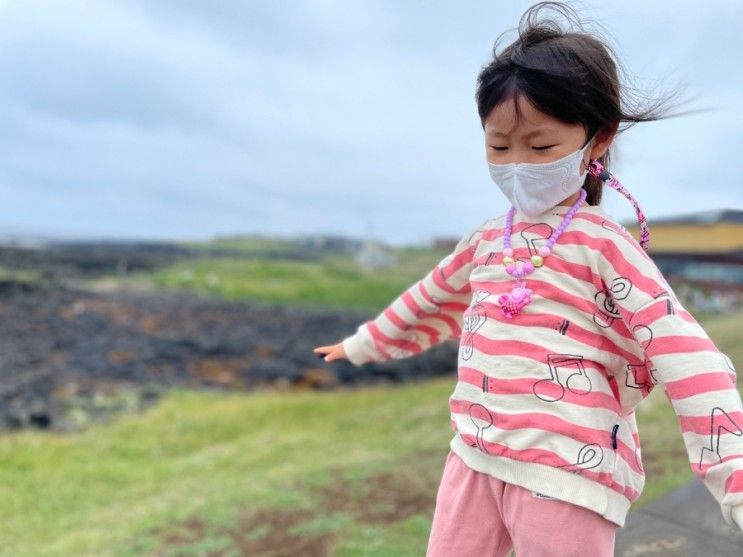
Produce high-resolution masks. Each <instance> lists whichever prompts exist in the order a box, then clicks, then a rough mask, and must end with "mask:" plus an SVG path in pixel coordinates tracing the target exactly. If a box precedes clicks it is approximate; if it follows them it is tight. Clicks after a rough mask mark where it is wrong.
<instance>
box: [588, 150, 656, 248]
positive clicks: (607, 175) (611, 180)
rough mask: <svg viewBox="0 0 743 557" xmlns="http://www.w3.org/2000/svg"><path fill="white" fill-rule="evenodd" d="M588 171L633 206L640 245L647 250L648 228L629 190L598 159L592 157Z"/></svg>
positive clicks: (648, 240) (648, 242) (648, 241)
mask: <svg viewBox="0 0 743 557" xmlns="http://www.w3.org/2000/svg"><path fill="white" fill-rule="evenodd" d="M588 172H590V173H591V175H593V176H596V177H597V178H598V179H599V180H601V181H602V182H604V183H605V184H607V185H609V186H610V187H612V188H614V189H615V190H617V191H618V192H619V193H621V194H622V195H624V196H625V197H626V198H627V199H629V201H630V203H632V205H633V206H634V207H635V212H636V213H637V224H638V225H639V226H640V246H641V247H642V249H643V250H645V252H647V251H648V245H649V244H650V229H649V228H648V224H647V221H646V220H645V215H644V214H643V212H642V209H640V205H639V204H638V203H637V200H635V198H634V197H632V194H630V192H628V191H627V190H626V189H625V188H624V186H623V185H622V184H620V183H619V180H617V179H616V178H615V177H614V175H613V174H612V173H611V172H609V171H608V170H606V168H604V165H603V164H601V163H600V162H599V161H598V159H593V160H592V161H591V162H590V163H588Z"/></svg>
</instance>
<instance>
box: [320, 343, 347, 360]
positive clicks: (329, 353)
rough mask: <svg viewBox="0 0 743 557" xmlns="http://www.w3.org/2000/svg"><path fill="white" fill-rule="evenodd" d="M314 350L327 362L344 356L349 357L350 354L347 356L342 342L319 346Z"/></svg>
mask: <svg viewBox="0 0 743 557" xmlns="http://www.w3.org/2000/svg"><path fill="white" fill-rule="evenodd" d="M312 351H313V352H314V353H315V355H316V356H317V357H318V358H323V359H324V360H325V361H326V362H332V361H333V360H340V359H344V358H345V359H348V356H346V351H345V350H344V349H343V343H342V342H339V343H338V344H333V345H329V346H318V347H317V348H314V349H313V350H312ZM323 355H324V357H323Z"/></svg>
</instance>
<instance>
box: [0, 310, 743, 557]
mask: <svg viewBox="0 0 743 557" xmlns="http://www.w3.org/2000/svg"><path fill="white" fill-rule="evenodd" d="M741 320H743V315H741V314H737V315H730V316H727V317H725V318H718V319H716V320H715V321H713V322H709V323H707V324H706V328H707V330H708V331H709V333H710V335H711V336H712V338H713V339H714V340H715V342H716V343H717V344H718V346H719V347H720V349H721V350H724V351H726V352H727V353H728V354H729V355H730V356H731V357H732V358H733V360H734V362H741V361H743V348H742V347H741V346H740V343H739V342H737V339H736V338H735V333H734V331H738V330H740V323H741ZM453 383H454V378H453V377H451V378H445V379H438V380H434V381H429V382H425V383H420V384H408V385H404V386H399V387H386V386H378V387H373V388H365V389H360V390H354V391H347V392H341V391H334V392H285V393H281V392H268V391H266V392H261V391H256V392H251V393H232V394H213V393H203V392H202V393H196V392H188V391H182V390H175V391H173V392H172V393H171V394H170V395H169V396H167V397H166V398H165V399H164V400H163V401H162V402H161V403H160V404H159V405H157V406H156V407H153V408H150V409H149V410H147V411H146V412H145V413H143V414H140V415H122V416H120V417H119V418H118V419H117V420H115V421H113V422H112V423H108V424H96V425H93V426H91V427H90V428H89V429H87V430H86V431H84V432H81V433H76V434H69V435H53V434H48V433H40V432H22V433H15V434H10V435H4V436H3V437H2V438H0V466H1V467H2V471H3V474H2V480H0V495H1V497H0V517H2V520H1V521H0V540H2V541H3V543H2V545H0V555H7V556H9V557H10V556H18V555H23V556H37V555H39V556H41V555H55V556H67V555H69V556H80V555H116V556H128V555H235V556H237V555H270V554H271V553H270V552H268V551H265V552H261V550H260V548H261V547H264V548H265V547H270V546H271V544H278V545H273V547H297V548H302V547H305V548H314V549H309V550H308V551H310V552H308V553H306V554H307V555H315V554H317V555H323V554H326V553H322V552H320V551H325V550H326V549H327V548H330V547H332V548H333V553H332V554H333V555H336V556H376V555H379V556H382V555H384V556H389V555H420V554H422V552H423V551H424V549H425V543H426V541H427V536H428V528H429V527H430V518H431V513H432V512H433V503H434V497H435V490H436V488H437V485H438V483H437V482H438V479H439V477H440V474H441V470H442V466H443V459H444V456H445V455H446V452H447V450H448V441H449V439H450V429H449V424H448V416H449V414H448V408H447V397H448V396H449V394H450V392H451V388H452V387H453ZM638 420H639V422H640V431H641V435H642V440H643V460H644V462H645V466H646V470H647V476H648V483H647V486H646V489H645V491H644V493H643V496H642V498H641V499H640V500H639V501H638V502H637V503H636V504H635V506H634V507H633V508H639V507H640V506H642V505H643V504H645V503H647V502H648V501H650V500H652V499H654V498H656V497H658V496H660V495H662V494H664V493H666V492H667V491H668V490H670V489H673V488H675V487H677V486H679V485H681V484H683V483H684V482H686V481H687V480H689V479H691V478H692V473H691V469H690V467H689V464H688V463H687V458H686V454H685V449H684V446H683V443H682V441H681V436H680V433H679V428H678V424H677V422H676V418H675V415H674V414H673V411H672V409H671V406H670V404H669V403H668V402H667V401H666V399H665V397H664V395H663V393H662V390H660V389H656V390H655V391H654V392H653V394H651V396H650V397H649V398H648V399H647V400H645V401H644V403H643V404H642V405H641V406H640V410H639V411H638ZM261 544H264V545H261ZM266 544H268V545H266ZM320 548H322V549H320ZM250 551H253V552H252V553H251V552H250ZM297 551H299V549H297ZM311 551H317V553H313V552H311ZM210 552H211V553H210ZM296 554H299V555H301V554H303V553H301V551H300V552H298V553H296Z"/></svg>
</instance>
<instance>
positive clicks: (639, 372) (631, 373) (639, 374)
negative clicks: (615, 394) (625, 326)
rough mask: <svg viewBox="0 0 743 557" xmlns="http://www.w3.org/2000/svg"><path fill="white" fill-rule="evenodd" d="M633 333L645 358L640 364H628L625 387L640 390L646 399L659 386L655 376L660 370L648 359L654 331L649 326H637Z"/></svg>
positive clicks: (633, 328)
mask: <svg viewBox="0 0 743 557" xmlns="http://www.w3.org/2000/svg"><path fill="white" fill-rule="evenodd" d="M632 333H633V334H634V336H635V338H636V339H637V342H638V343H639V344H640V346H641V347H642V351H643V354H644V355H645V358H644V360H643V362H642V363H640V364H627V369H626V370H625V373H626V375H627V377H626V379H625V385H627V386H628V387H631V388H633V389H640V390H641V391H642V395H643V398H644V397H646V396H647V395H648V394H650V391H652V390H653V387H655V385H657V384H658V378H657V377H656V376H655V372H656V371H658V370H657V369H656V368H655V367H653V363H652V362H651V361H650V358H648V357H647V349H648V347H649V346H650V343H651V342H652V341H653V330H652V329H651V328H650V327H648V326H647V325H635V326H634V327H632Z"/></svg>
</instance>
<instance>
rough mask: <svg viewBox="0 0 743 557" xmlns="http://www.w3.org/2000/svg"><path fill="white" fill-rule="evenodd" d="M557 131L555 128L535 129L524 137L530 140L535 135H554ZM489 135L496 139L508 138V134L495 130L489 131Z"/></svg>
mask: <svg viewBox="0 0 743 557" xmlns="http://www.w3.org/2000/svg"><path fill="white" fill-rule="evenodd" d="M556 131H557V130H555V128H549V127H542V128H537V129H534V130H532V131H530V132H529V133H527V134H524V137H526V138H529V137H532V136H535V135H540V134H543V133H554V132H556ZM488 135H492V136H495V137H508V134H507V133H503V132H499V131H495V130H491V131H489V132H488Z"/></svg>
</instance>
